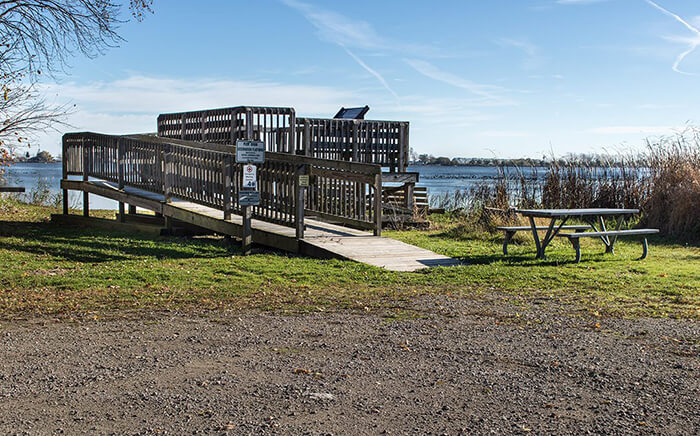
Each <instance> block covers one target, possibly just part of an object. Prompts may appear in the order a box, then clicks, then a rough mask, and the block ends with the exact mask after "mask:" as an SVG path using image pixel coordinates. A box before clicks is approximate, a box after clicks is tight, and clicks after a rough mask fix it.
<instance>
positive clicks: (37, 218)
mask: <svg viewBox="0 0 700 436" xmlns="http://www.w3.org/2000/svg"><path fill="white" fill-rule="evenodd" d="M52 212H56V211H55V210H53V209H51V208H46V207H38V206H30V205H23V204H19V203H16V202H14V201H12V200H0V263H1V264H2V265H3V267H2V269H1V270H0V290H1V294H0V317H5V318H8V317H17V316H34V315H41V314H52V315H60V316H64V315H70V316H74V315H81V316H83V315H90V316H93V315H94V316H102V315H103V314H114V313H121V312H123V311H125V310H126V311H128V310H144V309H145V310H189V309H192V310H200V309H228V308H258V309H263V310H276V311H291V312H300V311H329V310H340V309H350V310H358V311H366V310H377V309H380V310H384V311H387V312H388V313H389V314H390V315H391V316H392V317H396V318H401V317H402V316H404V314H406V313H408V314H409V316H414V315H420V314H416V313H414V312H413V310H414V309H412V305H411V304H410V302H411V300H412V299H414V298H415V297H416V296H420V295H428V294H437V295H447V296H451V297H459V296H466V297H471V298H481V297H482V296H488V297H489V298H492V297H493V295H498V296H499V298H501V297H502V298H504V299H507V300H508V301H511V302H515V303H519V304H522V305H525V306H527V305H529V304H533V303H536V302H537V303H541V302H547V301H551V302H554V303H556V304H559V305H562V304H563V305H564V307H567V308H571V309H573V310H584V311H589V312H593V313H599V314H615V315H622V316H654V317H678V318H693V319H699V318H700V309H699V307H700V293H699V290H700V249H699V248H698V247H694V246H684V245H681V244H672V243H667V242H664V241H662V240H660V239H657V240H652V241H651V242H650V254H649V257H648V258H647V259H646V260H645V261H636V260H634V259H636V258H637V257H638V256H639V254H640V253H641V246H640V244H639V242H634V241H629V242H627V241H619V242H618V244H619V245H618V246H617V247H616V248H617V250H616V251H617V254H616V255H615V256H611V255H604V254H602V251H603V250H602V244H600V243H599V242H598V243H596V242H595V241H585V242H584V243H583V244H582V250H583V253H584V254H583V259H582V262H581V263H580V264H575V263H572V260H573V254H574V253H573V250H572V249H571V247H570V245H568V243H566V244H565V243H564V241H555V243H554V245H553V246H552V249H550V250H548V258H547V259H546V260H535V259H534V248H533V244H532V243H531V241H527V239H526V238H524V237H521V244H520V245H513V246H512V247H511V254H510V255H509V256H507V257H504V256H502V255H501V235H496V234H489V233H471V232H469V231H468V230H465V227H464V226H463V225H460V223H458V222H455V221H453V220H451V219H448V218H445V217H440V216H436V217H435V218H434V224H433V227H432V229H431V230H428V231H419V230H413V231H387V232H386V233H385V234H386V236H388V237H392V238H396V239H400V240H402V241H405V242H408V243H411V244H415V245H418V246H421V247H424V248H428V249H430V250H433V251H435V252H438V253H441V254H446V255H449V256H454V257H458V258H460V259H462V260H463V261H464V262H465V263H466V264H465V265H463V266H459V267H453V268H433V269H427V270H423V271H420V272H415V273H397V272H390V271H385V270H382V269H379V268H375V267H371V266H366V265H362V264H358V263H354V262H349V261H338V260H318V259H310V258H304V257H297V256H289V255H284V254H281V253H274V252H262V253H260V254H255V255H252V256H241V255H240V252H239V250H238V247H237V246H236V245H227V244H226V243H225V242H224V240H223V239H220V238H178V237H160V238H150V237H146V236H143V237H142V236H139V235H137V234H129V233H124V232H120V231H105V230H98V229H85V228H82V229H81V228H64V227H60V226H58V225H55V224H51V223H49V222H48V216H49V214H50V213H52ZM101 215H103V216H109V215H112V212H102V213H101Z"/></svg>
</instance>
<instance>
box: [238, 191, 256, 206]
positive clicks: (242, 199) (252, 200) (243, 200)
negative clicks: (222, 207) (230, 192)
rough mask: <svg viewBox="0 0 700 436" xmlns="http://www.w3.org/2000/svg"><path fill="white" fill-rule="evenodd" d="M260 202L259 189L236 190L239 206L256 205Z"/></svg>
mask: <svg viewBox="0 0 700 436" xmlns="http://www.w3.org/2000/svg"><path fill="white" fill-rule="evenodd" d="M259 204H260V191H238V205H239V206H257V205H259Z"/></svg>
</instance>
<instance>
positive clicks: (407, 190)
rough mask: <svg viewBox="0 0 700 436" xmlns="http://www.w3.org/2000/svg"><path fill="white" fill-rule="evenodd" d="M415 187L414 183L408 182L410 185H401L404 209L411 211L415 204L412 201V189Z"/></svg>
mask: <svg viewBox="0 0 700 436" xmlns="http://www.w3.org/2000/svg"><path fill="white" fill-rule="evenodd" d="M414 187H415V183H413V182H410V183H405V184H404V185H403V192H404V201H405V202H406V204H405V206H406V209H409V210H413V205H414V204H415V203H414V201H413V188H414Z"/></svg>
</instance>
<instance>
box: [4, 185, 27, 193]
mask: <svg viewBox="0 0 700 436" xmlns="http://www.w3.org/2000/svg"><path fill="white" fill-rule="evenodd" d="M0 192H24V186H0Z"/></svg>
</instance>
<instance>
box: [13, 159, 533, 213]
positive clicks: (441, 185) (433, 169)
mask: <svg viewBox="0 0 700 436" xmlns="http://www.w3.org/2000/svg"><path fill="white" fill-rule="evenodd" d="M61 168H62V167H61V164H60V163H52V164H30V163H20V164H15V165H13V166H11V167H10V168H9V169H8V172H7V176H8V177H7V179H8V182H7V184H8V185H13V186H24V187H26V188H27V191H31V190H32V189H36V188H37V187H38V186H39V185H40V184H41V185H44V186H47V187H48V188H49V189H50V190H51V191H52V193H54V194H58V193H59V183H60V180H61ZM522 170H523V171H524V172H525V175H526V176H539V177H543V176H544V173H545V171H544V168H540V169H532V168H523V169H522ZM408 171H413V172H418V173H419V174H420V182H419V183H418V185H419V186H425V187H427V188H428V193H429V194H431V195H441V194H444V193H449V192H454V191H456V190H464V189H469V188H470V187H472V186H475V185H477V184H479V183H484V182H486V183H489V182H492V181H493V180H495V179H496V177H497V175H498V172H497V169H496V168H495V167H441V166H425V165H421V166H412V167H408ZM511 171H515V170H511ZM535 171H537V174H535ZM80 199H81V196H80V194H79V193H77V192H71V197H70V201H71V205H74V206H77V205H79V204H80ZM90 206H91V207H94V208H96V209H116V208H117V202H116V201H113V200H108V199H106V198H103V197H99V196H95V195H91V196H90Z"/></svg>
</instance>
